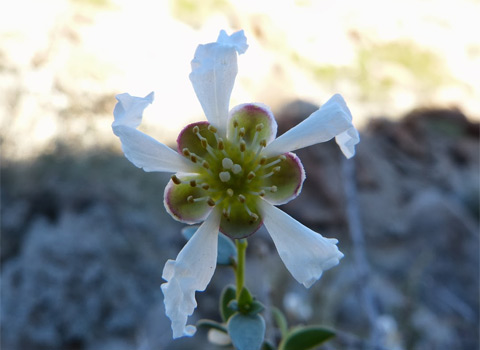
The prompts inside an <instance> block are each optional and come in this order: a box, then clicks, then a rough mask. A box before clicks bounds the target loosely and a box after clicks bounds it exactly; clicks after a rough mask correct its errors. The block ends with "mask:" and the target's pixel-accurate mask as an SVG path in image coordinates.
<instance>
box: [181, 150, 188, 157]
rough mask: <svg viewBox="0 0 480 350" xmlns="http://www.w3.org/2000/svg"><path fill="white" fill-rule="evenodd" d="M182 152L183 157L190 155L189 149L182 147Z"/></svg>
mask: <svg viewBox="0 0 480 350" xmlns="http://www.w3.org/2000/svg"><path fill="white" fill-rule="evenodd" d="M182 153H183V155H184V156H185V157H188V156H190V151H189V150H188V148H184V149H183V150H182Z"/></svg>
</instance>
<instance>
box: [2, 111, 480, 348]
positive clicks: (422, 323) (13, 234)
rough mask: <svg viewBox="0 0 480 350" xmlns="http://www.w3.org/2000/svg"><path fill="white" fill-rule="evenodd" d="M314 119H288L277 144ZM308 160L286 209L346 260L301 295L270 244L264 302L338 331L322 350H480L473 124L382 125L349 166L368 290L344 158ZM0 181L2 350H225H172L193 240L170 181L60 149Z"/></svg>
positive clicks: (430, 118)
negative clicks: (173, 312) (171, 277)
mask: <svg viewBox="0 0 480 350" xmlns="http://www.w3.org/2000/svg"><path fill="white" fill-rule="evenodd" d="M309 108H313V107H312V106H309V105H306V104H303V103H297V104H296V105H291V106H290V107H288V108H285V109H284V110H283V112H282V113H279V118H278V120H279V131H280V132H282V131H285V130H287V129H288V128H290V127H291V126H293V125H295V124H297V123H298V122H299V121H300V117H299V116H305V115H308V112H307V113H306V111H308V109H309ZM297 154H298V155H299V157H300V159H301V160H302V162H303V164H304V166H305V170H306V174H307V180H306V181H305V184H304V188H303V192H302V193H301V195H300V196H299V197H298V198H297V199H296V200H294V201H292V202H290V203H289V204H287V205H285V206H284V207H283V209H284V210H285V211H287V212H288V213H290V214H291V215H292V216H294V217H295V218H296V219H298V220H299V221H301V222H302V223H304V224H305V225H307V226H309V227H311V228H312V229H314V230H316V231H318V232H320V233H322V234H323V235H324V236H327V237H336V238H338V239H339V241H340V243H339V248H340V250H341V251H342V252H343V253H345V258H344V259H343V260H342V261H341V262H340V265H339V266H338V267H336V268H334V269H332V270H330V271H328V272H326V273H325V275H324V276H323V277H322V279H321V280H320V281H319V282H317V283H316V284H315V285H314V286H313V287H312V288H311V289H309V290H308V291H306V290H305V289H304V288H303V287H302V286H300V285H298V284H297V283H296V282H295V281H294V280H293V278H292V277H291V276H290V275H289V274H288V272H287V271H286V269H285V267H284V265H283V264H282V263H281V262H280V259H279V258H278V254H277V252H276V250H275V248H274V246H273V243H272V241H271V239H270V237H268V235H267V234H266V233H265V232H264V230H261V231H260V232H259V233H258V234H256V235H254V236H253V237H252V239H251V241H250V244H249V250H248V254H249V257H248V264H247V274H248V276H247V284H248V285H250V286H252V290H254V292H255V294H256V295H257V297H258V298H259V299H260V300H261V301H262V302H264V303H266V304H267V305H271V304H274V305H276V306H278V307H280V308H282V309H283V310H284V311H285V312H286V313H287V315H288V319H289V322H290V323H291V324H297V323H319V324H323V325H327V326H331V327H334V328H335V329H339V330H341V331H340V332H339V334H338V336H337V338H336V339H335V340H334V341H333V342H331V343H330V345H325V346H324V347H321V349H325V350H329V349H335V348H341V349H356V350H359V349H371V347H369V345H368V337H369V332H370V330H371V328H372V327H375V328H376V329H380V330H383V333H382V336H385V337H391V338H392V344H400V345H401V346H402V347H401V348H398V349H418V350H420V349H421V350H430V349H431V350H443V349H445V350H447V349H448V350H450V349H467V350H468V349H472V350H473V349H477V348H478V346H479V341H478V325H479V312H478V310H479V300H478V298H479V270H478V269H479V236H478V234H479V232H478V227H479V226H478V225H479V126H478V124H474V123H472V122H470V121H468V120H467V119H466V118H465V116H464V115H463V114H462V113H461V112H459V111H456V110H419V111H415V112H412V113H411V114H409V115H408V116H406V117H405V118H403V119H402V120H401V121H399V122H393V121H389V120H386V119H377V120H375V121H373V122H371V124H370V125H369V126H368V127H367V128H366V129H365V130H364V131H363V133H362V135H361V143H360V144H359V146H358V148H357V156H356V157H355V158H354V160H353V161H354V162H355V166H356V186H357V191H358V207H359V209H360V219H361V224H362V228H363V232H364V234H365V250H366V257H367V259H368V262H369V265H370V270H369V275H368V276H359V275H358V269H357V268H358V266H355V261H354V259H353V255H354V253H355V252H354V251H355V247H354V246H353V245H352V243H351V242H352V241H351V238H350V236H349V234H348V225H349V223H348V222H347V220H346V215H345V206H346V203H345V195H344V186H343V181H344V180H343V178H342V170H341V167H342V161H343V160H342V158H341V154H340V152H339V151H338V149H337V146H336V145H335V143H334V142H328V143H325V144H320V145H317V146H313V147H310V148H308V149H305V150H300V151H298V152H297ZM1 172H2V174H1V175H2V176H1V188H2V193H1V201H2V207H1V243H2V244H1V256H0V257H1V262H2V266H1V272H2V285H1V288H2V290H1V296H2V300H1V302H2V305H1V312H2V315H1V316H2V317H1V320H2V324H1V327H2V329H1V331H2V344H1V345H2V346H1V347H2V349H5V350H17V349H18V350H28V349H36V350H42V349H45V350H46V349H48V350H56V349H59V350H60V349H62V350H102V349H104V350H107V349H109V350H110V349H112V350H113V349H114V350H123V349H141V350H154V349H155V350H157V349H158V350H160V349H176V350H179V349H212V348H214V347H213V346H212V345H209V344H207V343H206V335H205V333H202V332H201V333H199V334H197V335H196V336H195V337H194V338H190V339H181V340H179V341H172V340H171V331H170V324H169V321H168V319H167V318H166V317H165V316H164V309H163V304H162V294H161V292H160V288H159V285H160V284H161V283H162V278H161V274H162V269H163V265H164V264H165V262H166V260H167V259H169V258H174V257H175V256H176V254H177V253H178V252H179V251H180V249H181V247H182V246H183V244H184V240H183V238H182V237H181V234H180V229H181V228H182V227H183V226H184V225H182V224H180V223H178V222H176V221H174V220H173V219H172V218H171V217H170V216H169V215H168V214H167V213H166V212H165V209H164V207H163V190H164V187H165V184H166V183H167V181H168V179H169V176H168V175H165V174H159V173H145V172H143V171H142V170H140V169H137V168H135V167H134V166H133V165H132V164H131V163H129V162H128V161H127V160H126V159H125V158H124V157H123V156H120V155H118V154H113V153H112V152H110V151H108V150H95V151H91V152H89V153H86V154H83V153H82V154H77V153H76V152H75V151H74V150H71V149H68V148H65V147H58V148H57V150H56V151H55V152H53V153H52V154H48V155H44V156H42V157H39V158H37V159H35V160H34V161H31V162H14V161H11V160H8V159H7V160H5V159H4V160H3V161H2V168H1ZM231 277H232V274H231V273H230V271H228V270H226V269H220V268H219V269H217V272H216V274H215V276H214V279H213V281H212V283H211V284H210V285H209V287H208V289H207V291H206V292H205V293H198V294H197V301H198V305H199V306H198V309H197V310H196V312H195V315H194V318H195V319H199V318H202V317H209V318H214V319H218V315H217V314H216V309H217V306H216V303H217V300H218V295H219V293H220V291H221V289H222V288H223V286H224V285H225V284H226V283H228V281H230V280H231ZM362 284H368V288H369V289H370V291H371V294H372V298H373V302H374V304H373V305H374V308H375V310H376V316H377V317H376V319H375V324H373V325H372V324H371V320H369V319H368V318H367V316H366V311H365V308H364V305H362V303H361V298H360V297H359V293H358V291H359V289H360V287H361V285H362ZM266 319H267V323H270V322H271V317H269V315H266ZM270 326H271V324H270ZM276 336H277V334H275V333H274V332H270V333H267V337H269V338H270V339H274V338H275V337H276ZM395 342H396V343H395ZM392 349H396V348H393V347H392Z"/></svg>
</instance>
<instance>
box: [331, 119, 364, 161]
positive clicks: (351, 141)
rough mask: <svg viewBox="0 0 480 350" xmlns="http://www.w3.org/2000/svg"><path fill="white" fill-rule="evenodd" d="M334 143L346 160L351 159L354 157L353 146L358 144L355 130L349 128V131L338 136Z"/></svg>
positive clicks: (358, 139) (358, 140) (358, 137)
mask: <svg viewBox="0 0 480 350" xmlns="http://www.w3.org/2000/svg"><path fill="white" fill-rule="evenodd" d="M335 141H336V142H337V144H338V146H339V147H340V149H341V150H342V152H343V154H344V155H345V157H347V158H349V159H350V158H352V157H353V156H354V155H355V145H356V144H357V143H359V142H360V136H359V135H358V131H357V129H355V127H353V126H352V127H351V128H350V129H348V130H346V131H344V132H342V133H341V134H338V135H337V136H336V137H335Z"/></svg>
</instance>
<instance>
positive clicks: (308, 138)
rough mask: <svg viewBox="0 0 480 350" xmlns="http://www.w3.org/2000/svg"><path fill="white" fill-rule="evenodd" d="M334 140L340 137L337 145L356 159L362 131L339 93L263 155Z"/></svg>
mask: <svg viewBox="0 0 480 350" xmlns="http://www.w3.org/2000/svg"><path fill="white" fill-rule="evenodd" d="M334 137H338V138H337V143H338V144H339V145H340V148H341V150H342V152H343V153H344V154H345V156H346V157H347V158H350V157H351V156H353V154H354V153H355V145H356V144H357V143H358V142H359V138H358V132H357V130H356V129H355V127H354V126H353V124H352V114H351V113H350V110H349V109H348V107H347V104H346V103H345V100H344V99H343V97H342V96H341V95H339V94H336V95H334V96H332V97H331V98H330V100H328V101H327V102H326V103H325V104H324V105H323V106H322V107H321V108H320V109H319V110H317V111H315V112H314V113H312V114H311V115H310V116H309V117H308V118H307V119H305V120H304V121H303V122H301V123H300V124H298V125H296V126H295V127H293V128H291V129H290V130H288V131H287V132H286V133H284V134H283V135H281V136H279V137H278V138H277V139H275V140H273V141H272V142H271V143H270V144H268V145H267V147H266V148H265V149H264V151H263V152H264V153H265V154H266V155H269V156H274V155H278V154H283V153H286V152H291V151H294V150H297V149H300V148H303V147H307V146H311V145H314V144H316V143H320V142H326V141H328V140H331V139H333V138H334Z"/></svg>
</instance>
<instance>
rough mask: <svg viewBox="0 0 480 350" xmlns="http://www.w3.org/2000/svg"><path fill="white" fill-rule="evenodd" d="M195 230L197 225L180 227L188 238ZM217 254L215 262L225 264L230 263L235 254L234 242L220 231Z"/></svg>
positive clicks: (233, 260)
mask: <svg viewBox="0 0 480 350" xmlns="http://www.w3.org/2000/svg"><path fill="white" fill-rule="evenodd" d="M197 230H198V226H186V227H184V228H183V229H182V235H183V237H185V238H186V239H187V240H189V239H190V238H192V236H193V235H194V233H195V232H196V231H197ZM217 254H218V255H217V264H218V265H226V266H228V265H232V264H233V263H234V262H235V257H236V256H237V248H236V247H235V244H233V242H232V240H231V239H230V238H228V237H227V236H225V235H224V234H223V233H221V232H219V233H218V253H217Z"/></svg>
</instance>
